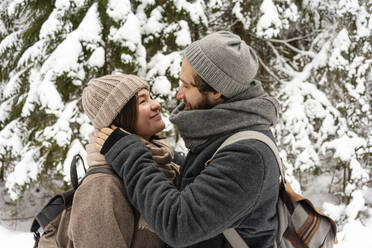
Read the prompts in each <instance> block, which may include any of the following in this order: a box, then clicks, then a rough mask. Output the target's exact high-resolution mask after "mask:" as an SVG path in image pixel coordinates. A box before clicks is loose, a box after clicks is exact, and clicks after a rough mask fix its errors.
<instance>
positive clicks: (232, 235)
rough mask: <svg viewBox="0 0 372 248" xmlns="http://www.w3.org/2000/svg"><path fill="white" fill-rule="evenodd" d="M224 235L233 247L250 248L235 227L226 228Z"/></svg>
mask: <svg viewBox="0 0 372 248" xmlns="http://www.w3.org/2000/svg"><path fill="white" fill-rule="evenodd" d="M223 235H225V238H226V239H227V241H229V243H230V245H231V246H232V247H233V248H249V246H248V245H247V244H246V243H245V241H244V240H243V239H242V237H240V235H239V233H238V232H237V231H236V230H235V228H230V229H226V230H225V231H224V232H223Z"/></svg>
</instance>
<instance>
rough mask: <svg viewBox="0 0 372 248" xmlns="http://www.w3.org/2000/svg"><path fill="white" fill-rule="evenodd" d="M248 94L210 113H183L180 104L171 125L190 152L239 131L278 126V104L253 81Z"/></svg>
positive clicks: (171, 119)
mask: <svg viewBox="0 0 372 248" xmlns="http://www.w3.org/2000/svg"><path fill="white" fill-rule="evenodd" d="M253 85H254V87H253V86H252V90H251V91H249V90H248V91H247V92H245V93H244V94H242V95H239V96H236V97H234V98H232V99H229V100H228V101H226V102H224V103H221V104H218V105H216V106H214V107H213V108H211V109H199V110H188V111H184V107H185V105H184V104H183V103H182V104H180V105H179V106H177V108H176V109H175V110H174V111H173V112H172V115H171V116H170V121H171V122H172V123H173V124H174V125H176V126H177V127H178V129H179V131H180V134H181V136H182V138H183V139H184V141H185V144H186V147H187V148H189V149H190V150H192V149H193V148H195V147H196V146H198V145H201V144H203V143H204V142H206V141H207V140H208V139H209V138H211V137H213V136H216V135H220V134H224V133H231V132H234V131H238V130H243V129H250V130H264V129H269V127H270V126H272V125H274V124H275V123H276V122H277V119H278V114H279V108H280V107H279V103H278V101H277V100H276V99H275V98H273V97H270V96H269V95H267V94H266V93H265V92H264V90H263V89H262V86H261V83H260V82H258V81H255V83H254V84H253Z"/></svg>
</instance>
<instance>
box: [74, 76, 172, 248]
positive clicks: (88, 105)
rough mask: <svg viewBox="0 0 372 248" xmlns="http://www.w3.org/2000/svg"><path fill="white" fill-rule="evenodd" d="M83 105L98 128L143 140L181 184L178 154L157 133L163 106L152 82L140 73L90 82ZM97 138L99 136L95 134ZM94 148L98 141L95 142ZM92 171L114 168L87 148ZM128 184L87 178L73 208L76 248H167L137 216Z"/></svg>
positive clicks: (101, 177) (100, 175)
mask: <svg viewBox="0 0 372 248" xmlns="http://www.w3.org/2000/svg"><path fill="white" fill-rule="evenodd" d="M82 104H83V108H84V112H85V113H86V114H87V115H88V117H89V119H90V120H91V122H92V123H93V126H94V127H95V128H96V129H102V128H104V127H110V126H111V125H115V126H117V127H121V128H123V129H125V130H126V131H129V132H131V133H135V134H137V135H138V136H140V137H141V139H142V141H143V142H144V143H145V144H146V146H147V147H148V149H149V150H150V151H151V152H152V153H153V158H154V160H155V161H157V163H158V166H159V168H160V169H161V170H162V171H163V172H164V173H165V175H166V176H167V177H168V178H169V179H170V180H175V179H176V177H177V175H178V168H177V166H176V165H175V164H173V163H172V159H173V153H172V151H171V150H170V149H169V147H168V146H166V145H165V144H164V143H162V142H161V141H160V139H159V138H158V137H157V136H156V135H155V134H156V133H158V132H160V131H161V130H163V129H164V126H165V125H164V122H163V120H162V118H161V115H160V113H159V109H160V105H159V103H158V102H156V101H155V100H153V99H151V96H150V93H149V91H148V85H147V83H146V82H144V81H143V80H141V79H140V78H138V77H137V76H134V75H124V74H120V75H108V76H103V77H100V78H96V79H92V80H91V81H89V83H88V86H87V87H86V88H85V89H84V91H83V96H82ZM92 137H93V136H92ZM90 143H92V144H93V142H90ZM86 148H87V153H88V164H89V168H90V169H91V168H97V167H109V165H108V164H107V163H106V161H105V159H104V157H103V155H101V154H100V153H99V151H98V150H96V148H95V147H94V145H90V144H89V145H87V147H86ZM136 215H137V214H136V211H135V210H134V209H132V206H131V205H130V203H129V201H128V200H127V198H126V191H125V188H124V185H123V183H122V181H121V180H120V179H119V178H118V177H116V176H115V175H111V174H104V173H97V174H92V175H89V176H87V177H86V178H85V179H84V181H83V183H82V184H81V185H80V186H79V188H78V189H77V191H76V193H75V196H74V202H73V205H72V211H71V218H70V224H69V237H70V239H71V240H72V242H73V244H74V247H79V248H84V247H89V248H92V247H93V248H94V247H109V248H110V247H115V248H117V247H135V248H137V247H154V248H157V247H164V243H163V242H162V241H161V240H160V239H159V238H158V237H157V236H156V234H155V233H154V232H153V231H152V230H151V228H150V227H149V226H148V225H147V224H146V222H145V221H144V219H143V218H142V217H136Z"/></svg>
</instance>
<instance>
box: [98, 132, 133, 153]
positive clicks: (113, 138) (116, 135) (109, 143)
mask: <svg viewBox="0 0 372 248" xmlns="http://www.w3.org/2000/svg"><path fill="white" fill-rule="evenodd" d="M128 135H129V134H128V133H125V132H123V131H121V130H120V128H116V129H115V130H114V131H113V132H112V133H111V134H110V136H108V138H107V139H106V141H105V143H104V144H103V146H102V149H101V151H100V153H101V154H103V155H105V154H106V153H107V152H108V151H109V150H110V149H111V147H113V146H114V145H115V143H116V142H118V141H119V140H120V139H121V138H123V137H125V136H128Z"/></svg>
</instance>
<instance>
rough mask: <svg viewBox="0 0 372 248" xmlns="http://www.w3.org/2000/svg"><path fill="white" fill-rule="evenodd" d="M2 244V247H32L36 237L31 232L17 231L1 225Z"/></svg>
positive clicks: (0, 236)
mask: <svg viewBox="0 0 372 248" xmlns="http://www.w3.org/2000/svg"><path fill="white" fill-rule="evenodd" d="M0 240H1V241H0V245H1V247H2V248H27V247H30V248H32V247H33V245H34V238H33V237H32V234H31V233H25V232H15V231H11V230H9V229H7V228H5V227H2V226H0Z"/></svg>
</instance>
